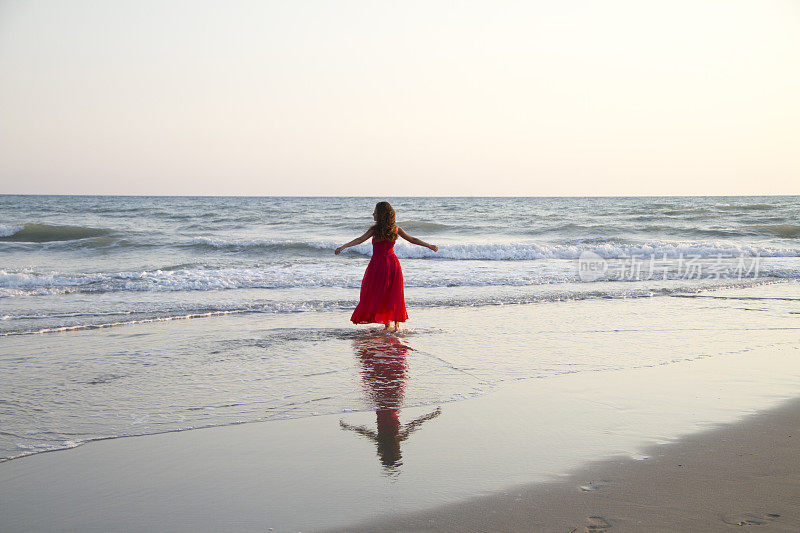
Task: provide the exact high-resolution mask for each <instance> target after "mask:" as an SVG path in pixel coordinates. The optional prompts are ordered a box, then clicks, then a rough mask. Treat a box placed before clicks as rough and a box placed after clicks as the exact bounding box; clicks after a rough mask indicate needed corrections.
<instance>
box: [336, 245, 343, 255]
mask: <svg viewBox="0 0 800 533" xmlns="http://www.w3.org/2000/svg"><path fill="white" fill-rule="evenodd" d="M342 250H344V246H340V247H338V248H337V249H335V250H334V251H333V253H334V254H336V255H339V254H340V253H342Z"/></svg>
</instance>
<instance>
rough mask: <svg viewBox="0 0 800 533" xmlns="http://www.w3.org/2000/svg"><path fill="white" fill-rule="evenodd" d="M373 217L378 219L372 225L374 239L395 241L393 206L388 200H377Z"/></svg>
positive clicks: (395, 230) (395, 229)
mask: <svg viewBox="0 0 800 533" xmlns="http://www.w3.org/2000/svg"><path fill="white" fill-rule="evenodd" d="M375 218H377V219H378V220H377V221H376V222H375V225H374V226H372V229H373V230H374V231H373V235H374V236H375V240H378V241H396V240H397V227H396V226H395V220H394V208H393V207H392V205H391V204H390V203H389V202H378V203H377V204H376V205H375Z"/></svg>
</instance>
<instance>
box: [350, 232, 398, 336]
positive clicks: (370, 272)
mask: <svg viewBox="0 0 800 533" xmlns="http://www.w3.org/2000/svg"><path fill="white" fill-rule="evenodd" d="M350 320H351V321H352V322H353V323H354V324H370V323H377V324H386V323H387V322H391V321H397V322H405V321H406V320H408V313H407V312H406V298H405V294H404V292H403V270H402V269H401V268H400V261H398V259H397V256H396V255H395V254H394V241H377V242H376V241H375V240H373V241H372V259H370V261H369V265H367V270H366V272H364V279H362V280H361V297H360V298H359V302H358V305H357V306H356V309H355V311H353V316H351V317H350Z"/></svg>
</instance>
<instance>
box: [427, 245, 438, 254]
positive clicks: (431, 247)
mask: <svg viewBox="0 0 800 533" xmlns="http://www.w3.org/2000/svg"><path fill="white" fill-rule="evenodd" d="M428 248H430V249H431V250H433V251H434V252H438V251H439V247H438V246H436V245H435V244H431V245H430V246H428Z"/></svg>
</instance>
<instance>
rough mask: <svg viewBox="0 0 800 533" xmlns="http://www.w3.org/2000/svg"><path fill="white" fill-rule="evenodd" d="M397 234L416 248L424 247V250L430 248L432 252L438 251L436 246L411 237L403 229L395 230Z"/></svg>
mask: <svg viewBox="0 0 800 533" xmlns="http://www.w3.org/2000/svg"><path fill="white" fill-rule="evenodd" d="M397 234H398V235H400V236H401V237H402V238H404V239H405V240H407V241H408V242H410V243H411V244H416V245H417V246H424V247H425V248H430V249H431V250H433V251H434V252H438V251H439V247H438V246H435V245H433V244H428V243H427V242H425V241H422V240H420V239H417V238H416V237H412V236H411V235H409V234H408V233H406V231H405V230H404V229H403V228H397Z"/></svg>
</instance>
